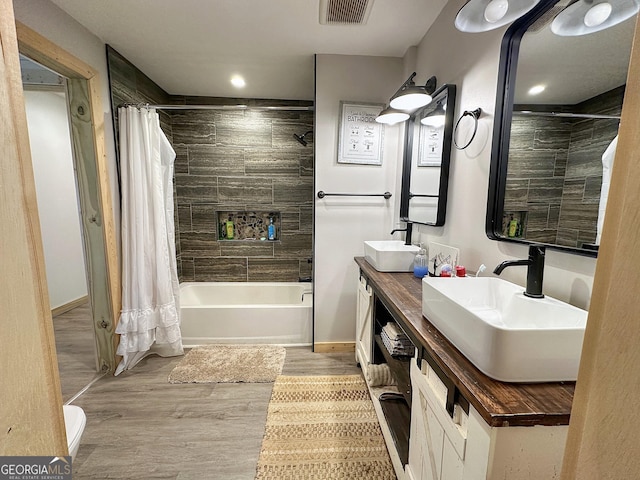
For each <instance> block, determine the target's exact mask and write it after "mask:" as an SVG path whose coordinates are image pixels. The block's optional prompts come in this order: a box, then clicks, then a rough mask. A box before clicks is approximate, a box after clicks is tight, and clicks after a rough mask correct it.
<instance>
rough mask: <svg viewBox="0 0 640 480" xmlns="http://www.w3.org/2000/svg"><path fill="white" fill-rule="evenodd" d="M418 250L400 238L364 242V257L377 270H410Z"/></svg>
mask: <svg viewBox="0 0 640 480" xmlns="http://www.w3.org/2000/svg"><path fill="white" fill-rule="evenodd" d="M418 250H420V249H419V248H418V247H417V246H415V245H405V244H404V242H403V241H401V240H379V241H366V242H364V257H365V259H366V260H367V262H369V263H370V264H371V265H372V266H373V268H375V269H376V270H377V271H379V272H412V271H413V260H414V258H415V257H416V254H417V253H418Z"/></svg>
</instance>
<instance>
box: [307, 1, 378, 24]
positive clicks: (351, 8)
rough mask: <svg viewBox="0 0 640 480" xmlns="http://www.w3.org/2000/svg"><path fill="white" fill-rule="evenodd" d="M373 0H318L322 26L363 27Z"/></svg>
mask: <svg viewBox="0 0 640 480" xmlns="http://www.w3.org/2000/svg"><path fill="white" fill-rule="evenodd" d="M372 5H373V0H320V23H321V24H322V25H364V24H365V23H367V19H368V18H369V13H371V6H372Z"/></svg>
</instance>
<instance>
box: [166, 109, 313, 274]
mask: <svg viewBox="0 0 640 480" xmlns="http://www.w3.org/2000/svg"><path fill="white" fill-rule="evenodd" d="M172 117H173V120H172V125H173V129H174V130H173V131H174V147H175V148H176V151H178V152H179V157H180V162H179V167H180V168H179V170H177V173H176V185H177V186H178V187H177V193H178V203H177V206H178V211H179V212H178V213H179V214H178V217H179V230H180V241H181V263H182V280H183V281H234V282H235V281H242V282H244V281H276V282H278V281H298V279H299V278H300V277H308V276H310V275H311V264H310V263H309V262H308V260H309V259H310V258H311V255H312V251H311V249H312V239H311V235H312V221H311V212H312V206H313V147H312V146H308V147H303V146H302V145H300V144H299V143H298V142H297V141H296V140H295V139H294V138H293V134H294V133H297V134H302V133H304V132H306V131H308V130H311V129H312V128H313V113H312V112H293V111H258V110H245V111H189V110H186V111H179V112H176V113H174V114H173V115H172ZM217 212H266V213H268V212H279V214H280V225H278V239H277V240H276V241H275V242H269V241H260V240H218V231H219V230H218V229H219V225H218V223H217V221H216V218H217Z"/></svg>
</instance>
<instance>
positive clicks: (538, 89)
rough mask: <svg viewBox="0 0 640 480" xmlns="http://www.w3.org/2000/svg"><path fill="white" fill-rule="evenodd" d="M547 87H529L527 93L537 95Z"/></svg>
mask: <svg viewBox="0 0 640 480" xmlns="http://www.w3.org/2000/svg"><path fill="white" fill-rule="evenodd" d="M545 88H547V87H545V86H544V85H536V86H534V87H531V88H530V89H529V95H538V94H539V93H542V92H544V89H545Z"/></svg>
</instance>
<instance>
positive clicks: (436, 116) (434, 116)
mask: <svg viewBox="0 0 640 480" xmlns="http://www.w3.org/2000/svg"><path fill="white" fill-rule="evenodd" d="M444 120H445V111H444V108H443V107H442V104H441V103H440V102H438V105H436V108H435V110H434V111H433V112H431V113H429V115H427V116H426V117H424V118H422V120H420V123H421V124H422V125H427V126H428V127H434V128H439V127H442V126H443V125H444Z"/></svg>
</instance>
